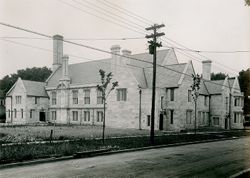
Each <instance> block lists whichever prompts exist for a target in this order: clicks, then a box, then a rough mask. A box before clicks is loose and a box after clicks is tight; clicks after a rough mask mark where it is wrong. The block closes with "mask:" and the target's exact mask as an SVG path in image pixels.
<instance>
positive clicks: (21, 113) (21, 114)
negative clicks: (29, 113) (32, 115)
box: [21, 109, 23, 118]
mask: <svg viewBox="0 0 250 178" xmlns="http://www.w3.org/2000/svg"><path fill="white" fill-rule="evenodd" d="M21 118H23V109H21Z"/></svg>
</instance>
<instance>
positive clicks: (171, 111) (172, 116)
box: [170, 109, 174, 124]
mask: <svg viewBox="0 0 250 178" xmlns="http://www.w3.org/2000/svg"><path fill="white" fill-rule="evenodd" d="M173 123H174V110H173V109H171V110H170V124H173Z"/></svg>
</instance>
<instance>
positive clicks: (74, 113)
mask: <svg viewBox="0 0 250 178" xmlns="http://www.w3.org/2000/svg"><path fill="white" fill-rule="evenodd" d="M72 113H73V121H78V111H72Z"/></svg>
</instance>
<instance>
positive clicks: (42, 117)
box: [39, 112, 45, 122]
mask: <svg viewBox="0 0 250 178" xmlns="http://www.w3.org/2000/svg"><path fill="white" fill-rule="evenodd" d="M39 121H41V122H45V112H40V114H39Z"/></svg>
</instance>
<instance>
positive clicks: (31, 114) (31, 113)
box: [30, 109, 33, 118]
mask: <svg viewBox="0 0 250 178" xmlns="http://www.w3.org/2000/svg"><path fill="white" fill-rule="evenodd" d="M32 117H33V110H32V109H31V110H30V118H32Z"/></svg>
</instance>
